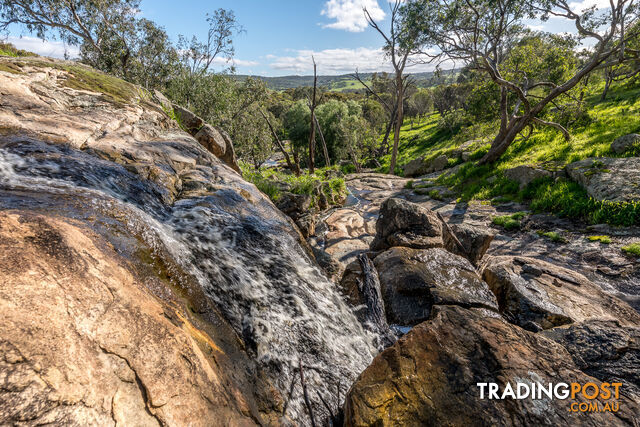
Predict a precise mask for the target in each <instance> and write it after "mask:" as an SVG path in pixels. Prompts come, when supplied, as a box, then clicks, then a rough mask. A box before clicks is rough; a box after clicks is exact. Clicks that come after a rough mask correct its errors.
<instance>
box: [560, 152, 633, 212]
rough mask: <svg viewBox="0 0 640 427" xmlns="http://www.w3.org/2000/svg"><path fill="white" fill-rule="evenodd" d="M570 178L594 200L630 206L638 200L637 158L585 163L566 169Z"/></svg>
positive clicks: (582, 161)
mask: <svg viewBox="0 0 640 427" xmlns="http://www.w3.org/2000/svg"><path fill="white" fill-rule="evenodd" d="M566 172H567V174H568V175H569V177H570V178H571V179H572V180H574V181H576V182H577V183H578V184H580V185H581V186H582V187H584V188H585V189H586V190H587V193H588V194H589V196H591V197H593V198H594V199H597V200H608V201H612V202H632V201H638V200H640V187H639V186H637V185H629V183H638V182H640V157H628V158H622V159H614V158H607V157H601V158H597V159H585V160H580V161H578V162H574V163H571V164H569V165H567V167H566Z"/></svg>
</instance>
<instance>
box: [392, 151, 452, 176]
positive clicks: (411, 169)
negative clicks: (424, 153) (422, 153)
mask: <svg viewBox="0 0 640 427" xmlns="http://www.w3.org/2000/svg"><path fill="white" fill-rule="evenodd" d="M448 164H449V158H448V157H447V156H445V155H442V156H438V157H436V158H433V159H425V158H424V157H420V158H418V159H414V160H412V161H410V162H409V163H407V164H406V165H405V166H404V169H403V172H404V176H406V177H409V178H413V177H417V176H422V175H426V174H428V173H432V172H440V171H441V170H444V169H446V167H447V165H448Z"/></svg>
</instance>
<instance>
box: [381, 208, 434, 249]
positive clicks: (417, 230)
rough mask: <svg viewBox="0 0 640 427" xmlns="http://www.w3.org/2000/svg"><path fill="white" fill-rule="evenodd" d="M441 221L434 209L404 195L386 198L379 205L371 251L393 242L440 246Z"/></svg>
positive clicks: (395, 243) (415, 246)
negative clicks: (406, 198) (404, 197)
mask: <svg viewBox="0 0 640 427" xmlns="http://www.w3.org/2000/svg"><path fill="white" fill-rule="evenodd" d="M442 227H443V225H442V221H441V220H440V218H438V215H437V214H436V213H434V212H433V211H431V210H429V209H426V208H423V207H422V206H420V205H418V204H415V203H412V202H408V201H406V200H403V199H397V198H390V199H387V200H386V201H385V202H384V203H383V204H382V206H381V208H380V215H379V217H378V222H377V223H376V237H375V240H374V241H373V242H372V243H371V249H372V250H374V251H378V250H385V249H388V248H391V247H394V246H404V247H409V248H415V249H429V248H439V247H442V246H443V245H444V242H443V238H442Z"/></svg>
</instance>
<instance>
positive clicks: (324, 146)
mask: <svg viewBox="0 0 640 427" xmlns="http://www.w3.org/2000/svg"><path fill="white" fill-rule="evenodd" d="M313 117H314V118H315V120H316V127H317V128H318V133H319V134H320V141H321V142H322V151H323V153H324V162H325V165H326V166H327V167H331V159H330V158H329V150H327V142H326V141H325V140H324V134H323V133H322V129H321V128H320V122H318V118H317V117H316V116H315V115H314V116H313Z"/></svg>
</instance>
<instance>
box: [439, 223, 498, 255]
mask: <svg viewBox="0 0 640 427" xmlns="http://www.w3.org/2000/svg"><path fill="white" fill-rule="evenodd" d="M450 229H451V231H452V232H453V235H454V236H455V237H456V238H457V239H458V242H459V243H460V244H461V245H462V247H460V246H459V245H458V244H457V243H456V242H455V241H454V239H452V238H451V233H449V232H446V233H444V246H445V248H446V249H447V250H448V251H449V252H452V253H454V254H458V255H461V256H463V257H465V258H466V259H468V260H469V261H471V263H472V264H473V265H478V262H479V261H480V260H481V259H482V257H483V256H484V255H485V254H486V253H487V250H489V246H491V242H493V239H494V238H495V234H494V233H493V232H492V231H491V230H490V229H489V228H486V227H478V226H471V225H468V224H453V225H450Z"/></svg>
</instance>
